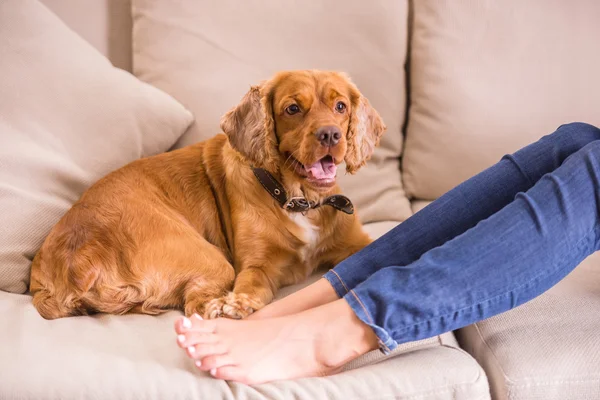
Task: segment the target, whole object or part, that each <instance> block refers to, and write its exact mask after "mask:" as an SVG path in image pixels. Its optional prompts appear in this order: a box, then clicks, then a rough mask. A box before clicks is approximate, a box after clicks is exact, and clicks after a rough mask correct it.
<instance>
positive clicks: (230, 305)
mask: <svg viewBox="0 0 600 400" xmlns="http://www.w3.org/2000/svg"><path fill="white" fill-rule="evenodd" d="M223 299H224V300H225V304H224V305H223V314H224V315H223V316H224V317H227V318H232V319H242V318H246V317H247V316H248V315H250V314H252V313H253V312H254V311H256V310H257V309H258V304H257V303H256V301H253V300H252V299H251V298H250V296H248V295H247V294H245V293H233V292H232V293H229V294H227V295H226V296H225V297H223Z"/></svg>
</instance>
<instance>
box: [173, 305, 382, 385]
mask: <svg viewBox="0 0 600 400" xmlns="http://www.w3.org/2000/svg"><path fill="white" fill-rule="evenodd" d="M175 330H176V332H177V333H178V335H177V343H178V344H179V346H180V347H181V348H183V349H185V351H186V352H187V354H188V356H189V357H191V358H192V359H194V360H195V362H196V366H197V367H198V368H199V369H200V370H202V371H210V373H211V375H213V376H214V377H215V378H219V379H226V380H233V381H238V382H242V383H246V384H256V383H262V382H269V381H273V380H279V379H294V378H300V377H309V376H323V375H329V374H332V373H335V372H336V371H337V370H339V368H340V367H341V366H342V365H344V364H345V363H347V362H348V361H350V360H352V359H354V358H356V357H358V356H360V355H362V354H364V353H366V352H368V351H370V350H373V349H376V348H377V336H375V333H374V332H373V330H372V329H371V328H369V326H367V325H366V324H364V323H363V322H362V321H360V320H359V319H358V318H357V317H356V315H355V314H354V312H353V311H352V309H351V308H350V306H349V305H348V303H346V301H345V300H343V299H340V300H337V301H334V302H332V303H329V304H326V305H324V306H321V307H317V308H313V309H310V310H307V311H304V312H301V313H299V314H295V315H290V316H285V317H279V318H270V319H258V320H240V321H236V320H230V319H224V318H218V319H212V320H202V319H200V317H198V316H193V317H192V318H190V319H187V318H181V319H179V320H178V321H177V322H176V323H175Z"/></svg>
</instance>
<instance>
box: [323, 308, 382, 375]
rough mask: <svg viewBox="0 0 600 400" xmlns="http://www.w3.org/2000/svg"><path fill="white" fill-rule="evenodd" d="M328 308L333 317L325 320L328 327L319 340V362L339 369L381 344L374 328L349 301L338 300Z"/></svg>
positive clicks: (326, 366)
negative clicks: (360, 317)
mask: <svg viewBox="0 0 600 400" xmlns="http://www.w3.org/2000/svg"><path fill="white" fill-rule="evenodd" d="M328 308H330V310H329V312H328V314H329V321H327V322H325V329H324V331H323V332H322V333H321V334H320V335H319V336H320V337H319V338H318V340H317V343H318V344H319V347H320V348H317V349H316V350H317V352H316V356H317V361H318V362H319V364H321V365H323V366H324V367H325V368H327V369H330V370H332V369H336V368H339V367H341V366H342V365H344V364H346V363H347V362H349V361H351V360H353V359H355V358H357V357H360V356H361V355H363V354H366V353H368V352H369V351H372V350H375V349H377V348H378V340H377V335H375V333H374V332H373V329H371V327H369V326H368V325H367V324H365V323H364V322H362V321H361V320H360V319H359V318H358V317H357V316H356V314H355V313H354V311H352V309H351V308H350V306H349V305H348V303H346V301H344V300H343V299H340V300H337V301H335V302H333V303H331V304H330V306H329V307H328ZM334 315H335V317H332V316H334Z"/></svg>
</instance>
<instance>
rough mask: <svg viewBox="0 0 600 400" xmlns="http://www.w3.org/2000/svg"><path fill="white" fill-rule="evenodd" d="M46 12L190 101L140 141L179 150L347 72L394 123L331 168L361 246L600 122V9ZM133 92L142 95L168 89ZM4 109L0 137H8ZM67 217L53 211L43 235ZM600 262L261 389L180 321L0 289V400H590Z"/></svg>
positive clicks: (354, 6) (533, 4) (388, 3)
mask: <svg viewBox="0 0 600 400" xmlns="http://www.w3.org/2000/svg"><path fill="white" fill-rule="evenodd" d="M7 1H9V2H10V1H13V8H14V7H17V6H15V5H14V1H17V0H7ZM28 2H30V1H29V0H28ZM43 3H45V4H46V6H47V7H48V8H49V9H50V10H52V11H53V12H54V13H56V14H57V15H58V16H59V17H60V18H61V19H62V20H63V21H64V23H65V24H66V25H68V26H69V27H70V28H71V29H72V30H73V31H75V32H77V33H78V34H79V35H81V37H83V38H84V39H85V40H86V41H88V42H89V43H90V44H91V45H92V46H94V47H95V48H96V49H98V50H99V51H100V52H101V53H102V54H104V55H105V56H106V57H108V58H109V59H110V60H111V62H112V63H113V64H114V65H115V66H116V67H118V68H121V69H124V70H126V71H130V72H132V73H133V74H134V75H135V76H136V77H137V78H139V79H140V80H142V81H144V82H147V83H149V84H150V85H152V86H154V87H156V88H158V89H160V90H161V91H164V92H166V93H168V94H169V95H171V96H172V97H173V98H174V99H176V100H177V101H178V102H180V103H181V104H183V106H185V108H186V109H187V110H190V111H191V112H192V114H193V115H194V118H195V120H194V122H193V123H192V124H191V126H190V127H189V128H188V129H187V130H186V127H187V126H188V125H189V124H190V123H191V119H188V116H187V114H186V112H187V111H185V110H184V109H183V108H182V109H179V108H177V107H178V104H172V103H171V102H170V101H171V99H166V98H165V99H162V98H160V101H159V100H156V101H154V100H153V103H152V104H154V105H155V106H157V107H156V108H155V109H153V111H152V113H151V114H153V115H156V114H160V113H161V112H164V113H167V108H168V112H170V113H172V114H173V115H174V114H177V115H179V116H180V117H179V118H171V119H168V118H167V119H164V120H163V119H158V120H157V121H154V122H152V123H151V124H147V125H143V124H142V125H141V128H140V131H139V134H140V139H139V140H140V141H143V140H144V137H150V136H151V134H150V133H146V132H147V131H148V130H152V129H153V127H158V128H161V129H167V128H166V127H172V129H173V130H176V129H179V130H180V133H179V134H176V133H169V132H171V131H168V132H167V131H165V132H167V133H165V134H164V135H167V136H168V135H170V138H171V139H172V140H171V143H175V142H176V143H175V145H174V147H181V146H184V145H187V144H190V143H193V142H196V141H198V140H202V139H203V138H207V137H210V136H212V135H213V134H215V133H217V132H218V120H219V117H220V115H221V114H223V113H224V112H225V111H226V110H227V109H228V108H229V107H231V106H232V105H234V104H235V103H236V102H237V101H238V100H239V98H241V95H242V94H243V93H244V92H245V91H246V90H247V88H248V86H249V85H250V84H253V83H257V82H258V81H260V80H261V79H264V78H267V77H268V76H269V75H270V74H271V73H272V72H274V71H277V70H280V69H301V68H320V69H339V70H345V71H347V72H349V73H350V75H351V76H352V77H353V79H354V80H355V82H356V83H357V84H358V86H359V88H360V89H361V90H362V91H363V93H364V94H365V95H366V96H367V97H369V99H370V100H371V102H372V103H373V105H374V106H375V107H376V108H377V109H378V110H379V111H380V113H381V115H382V116H383V118H384V119H385V121H386V123H387V126H388V128H389V129H388V132H387V133H386V135H385V138H384V140H383V142H382V146H381V148H379V149H378V150H377V153H376V154H375V156H374V157H373V160H372V162H371V163H370V164H369V166H368V167H367V168H365V169H363V170H361V171H360V173H359V174H358V175H356V176H353V177H348V176H343V177H341V180H342V186H343V188H344V191H345V193H346V194H348V195H349V196H350V197H351V198H352V199H353V200H354V202H355V203H356V204H357V206H358V209H359V214H360V217H361V219H362V221H363V222H364V223H365V227H366V230H367V231H368V232H369V233H370V234H371V235H372V236H373V237H378V236H380V235H382V234H383V233H385V232H386V231H388V230H389V229H391V228H392V227H394V226H395V225H397V224H398V223H401V222H402V221H403V220H405V219H406V218H408V217H409V216H410V215H412V213H415V212H418V211H419V210H420V209H422V208H423V207H425V206H426V205H427V204H428V203H429V202H431V201H432V200H434V199H435V198H437V197H439V196H440V195H441V194H443V193H444V192H445V191H447V190H449V189H450V188H452V187H453V186H455V185H456V184H458V183H460V182H461V181H463V180H464V179H467V178H468V177H470V176H472V175H474V174H475V173H477V172H478V171H480V170H482V169H484V168H485V167H487V166H489V165H491V164H493V163H494V162H495V161H497V160H498V159H499V158H500V157H501V156H502V155H503V154H505V153H508V152H512V151H514V150H516V149H517V148H519V147H521V146H522V145H525V144H527V143H529V142H531V141H533V140H536V139H537V138H539V137H540V136H542V135H543V134H546V133H549V132H551V131H553V130H554V129H555V128H556V127H557V126H558V125H560V124H561V123H564V122H569V121H574V120H582V121H587V122H590V123H593V124H596V125H598V124H600V74H599V73H598V71H600V40H598V38H600V25H598V24H597V17H598V15H600V3H598V2H597V1H595V0H575V1H573V2H565V1H562V0H547V1H542V0H508V1H503V2H497V1H493V0H478V1H472V0H459V1H457V0H415V1H412V2H409V1H407V0H377V1H373V2H368V3H367V2H363V1H361V0H351V1H346V2H341V3H340V2H325V1H311V2H300V1H290V2H275V1H272V2H266V1H249V2H240V1H235V0H226V1H220V2H218V3H217V2H209V1H196V0H177V1H166V0H163V1H152V0H132V1H131V3H130V1H126V0H85V1H81V0H43ZM7 9H8V8H7ZM2 12H6V11H5V9H3V8H1V7H0V21H2V14H1V13H2ZM42 14H43V13H42ZM15 15H16V14H15ZM20 17H21V18H22V17H23V15H20ZM11 18H12V17H11ZM40 18H41V17H40ZM44 18H45V17H44ZM7 19H8V17H7ZM5 22H6V21H5ZM16 24H18V23H15V25H16ZM38 25H40V24H37V23H36V26H38ZM2 32H3V31H2V27H0V33H2ZM10 32H18V27H16V28H14V29H13V30H12V31H10ZM0 36H1V35H0ZM43 37H45V35H41V36H38V37H36V39H35V40H46V39H44V38H43ZM17 39H18V38H17ZM65 40H66V39H65ZM1 44H2V42H1V41H0V45H1ZM4 45H5V46H10V44H6V43H5V44H4ZM77 45H78V46H80V45H81V46H83V44H79V43H77ZM48 46H50V48H51V45H48ZM48 46H46V45H45V46H44V48H48ZM67 47H68V46H67ZM0 48H2V47H1V46H0ZM78 48H79V47H78ZM82 51H83V50H82ZM86 51H87V50H86ZM2 56H3V55H2V54H0V57H2ZM89 57H92V58H93V56H92V55H90V56H89ZM4 62H5V63H8V61H4ZM49 62H50V61H49ZM61 63H63V64H57V65H59V66H60V65H65V66H66V65H67V64H71V63H72V60H71V59H63V60H61ZM2 65H4V66H5V67H6V66H7V65H8V64H2V61H0V66H2ZM58 69H60V68H58ZM4 72H5V71H4V70H1V69H0V73H4ZM129 78H130V77H127V79H129ZM119 79H121V78H119ZM122 79H124V80H125V77H122ZM127 82H129V81H127ZM1 83H2V81H1V78H0V88H3V87H4V88H6V87H10V88H13V90H17V89H15V86H9V85H8V84H6V85H5V86H2V85H1ZM128 84H129V83H128ZM83 89H85V88H83ZM69 90H71V89H69ZM132 90H133V89H132ZM136 90H137V89H136ZM144 90H148V92H147V93H146V92H144V93H143V94H141V95H140V96H139V99H140V101H146V100H147V99H148V98H153V99H154V97H153V96H159V95H162V93H161V94H159V93H155V92H153V90H154V88H146V89H144ZM109 92H110V91H109ZM109 92H107V95H109ZM157 98H158V97H157ZM114 101H117V100H116V99H115V100H114ZM2 107H3V105H2V103H1V102H0V135H5V137H4V139H6V141H5V142H2V141H0V144H2V143H5V144H6V145H7V146H8V145H11V143H12V142H11V141H10V140H9V139H7V138H8V135H9V134H10V132H11V131H10V130H9V131H8V133H6V134H5V132H3V131H1V129H3V125H2V118H3V117H5V115H2V112H3V110H6V109H8V108H7V107H6V106H5V107H4V108H2ZM161 110H162V111H161ZM111 112H112V113H117V112H118V111H117V110H115V111H111ZM94 115H95V114H94ZM156 118H159V117H156ZM118 122H119V121H114V124H117V123H118ZM101 123H103V122H102V121H99V122H98V123H97V124H96V126H100V127H101V126H103V125H101ZM111 123H112V122H111ZM177 124H180V125H181V126H178V125H177ZM7 126H8V125H7ZM10 126H14V124H13V125H10ZM107 126H108V127H109V128H111V131H112V125H110V124H108V125H107ZM65 129H68V126H67V127H66V128H65ZM98 129H99V133H98V135H106V141H110V140H116V139H114V138H113V137H112V136H111V137H109V136H108V135H109V134H108V133H104V131H102V130H100V128H98ZM105 130H106V129H105ZM181 134H183V135H181ZM82 135H83V133H82ZM115 135H116V134H114V135H113V136H115ZM123 135H128V133H122V134H121V136H123ZM144 135H146V136H144ZM165 140H166V139H165ZM165 143H166V142H165ZM165 143H162V144H161V145H160V146H159V145H153V146H154V147H152V146H150V145H148V146H147V147H152V149H150V150H148V151H142V152H141V153H139V154H137V153H135V155H129V157H130V158H135V157H139V156H144V155H148V154H152V153H156V152H157V151H158V150H159V149H161V148H162V147H165V146H166V144H165ZM100 145H101V143H98V144H94V146H100ZM82 146H83V144H82ZM161 146H162V147H161ZM59 147H60V146H58V145H57V148H59ZM142 147H143V146H142ZM166 147H167V148H168V146H166ZM144 148H145V147H144ZM3 154H4V153H0V165H2V161H3V159H2V157H3ZM132 154H133V153H132ZM126 161H128V160H127V159H126V158H123V159H119V160H116V161H114V164H111V168H116V167H117V166H118V165H119V164H120V165H122V164H123V163H125V162H126ZM98 171H101V170H98ZM97 175H101V174H99V172H98V173H97ZM97 175H90V176H89V177H88V178H86V179H82V180H81V182H82V183H81V184H80V185H79V186H77V189H76V190H78V191H79V192H80V191H81V190H84V189H85V187H86V186H89V184H91V182H93V180H95V179H97V178H98V176H97ZM0 177H2V175H1V171H0ZM49 179H52V177H50V178H49ZM1 189H2V188H1V187H0V190H1ZM52 190H54V192H60V189H52ZM54 192H53V193H54ZM0 193H1V192H0ZM74 199H76V196H75V197H74V198H73V197H71V198H68V197H67V198H66V200H65V201H66V204H65V206H68V204H69V203H72V202H73V201H74ZM1 205H2V203H0V206H1ZM0 208H1V207H0ZM1 211H2V210H0V212H1ZM59 216H60V215H53V216H52V218H53V219H52V218H50V217H48V221H46V222H47V223H46V225H44V226H45V227H46V228H40V229H41V232H39V233H40V234H42V236H43V233H44V232H43V229H48V228H47V226H48V225H49V224H51V223H52V222H53V221H54V220H55V219H56V218H58V217H59ZM2 222H3V223H4V221H2ZM431 223H432V224H434V223H435V221H432V222H431ZM1 240H2V239H0V244H2V243H1ZM36 240H37V241H38V242H39V237H38V238H37V239H36ZM34 243H35V241H34ZM2 251H4V248H3V247H2V246H0V262H2V260H3V258H2ZM30 253H31V252H30ZM30 253H28V254H27V257H29V258H31V256H32V254H30ZM598 264H600V258H598V257H595V256H592V257H590V258H589V259H588V260H586V261H585V262H584V263H583V264H582V265H581V266H580V267H578V268H577V269H576V271H575V272H573V273H572V274H571V275H570V276H569V277H567V278H566V279H565V280H564V281H563V282H561V283H560V284H558V285H557V286H556V287H555V288H553V289H552V290H550V291H549V292H548V293H546V294H544V295H543V296H541V297H539V298H538V299H535V300H533V301H531V302H530V303H528V304H526V305H524V306H522V307H519V308H517V309H515V310H512V311H510V312H507V313H505V314H502V315H500V316H497V317H494V318H491V319H489V320H486V321H483V322H480V323H477V324H475V325H473V326H469V327H466V328H464V329H462V330H460V331H459V332H455V333H447V334H444V335H441V336H439V337H435V338H431V339H427V340H423V341H420V342H416V343H409V344H406V345H402V346H400V347H399V348H398V349H397V350H396V351H394V352H393V354H391V355H389V356H386V357H384V356H382V355H381V354H380V353H379V352H372V353H369V354H367V355H365V356H363V357H361V358H359V359H358V360H355V361H353V362H352V363H350V364H349V365H347V366H346V368H345V370H344V372H342V373H340V374H338V375H335V376H331V377H323V378H308V379H299V380H295V381H280V382H273V383H269V384H263V385H257V386H254V387H249V386H245V385H241V384H237V383H232V382H223V381H217V380H214V379H212V378H210V377H209V376H208V375H206V374H203V373H199V372H197V371H196V370H195V368H194V367H193V365H192V363H191V362H190V361H189V360H188V359H187V358H186V357H185V356H184V355H183V354H182V352H181V351H179V350H178V349H177V347H176V345H175V341H174V335H173V331H172V324H173V321H174V320H175V318H176V317H177V316H178V315H180V313H178V312H175V311H173V312H169V313H167V314H164V315H161V316H158V317H152V316H143V315H126V316H109V315H98V316H93V317H76V318H68V319H60V320H55V321H46V320H43V319H42V318H41V317H40V316H39V315H38V314H37V312H36V311H35V309H34V308H33V307H32V305H31V298H30V296H28V294H27V293H24V292H25V290H24V287H25V286H24V285H21V284H19V282H25V283H26V277H21V278H20V281H19V280H17V281H16V282H17V283H16V284H15V285H13V286H11V287H8V286H7V287H3V289H4V291H0V316H1V319H0V321H2V323H1V324H0V399H13V398H15V399H16V398H19V399H25V398H27V399H29V398H31V399H42V398H56V399H83V398H95V399H104V398H106V399H116V398H131V399H133V398H136V399H145V398H149V399H176V398H177V399H179V398H181V399H184V398H185V399H188V398H189V399H192V398H193V399H220V398H223V399H234V398H235V399H287V398H301V399H344V400H347V399H411V400H414V399H468V400H479V399H489V398H493V399H498V400H500V399H519V400H520V399H523V400H533V399H540V400H541V399H543V400H553V399H556V400H559V399H560V400H563V399H597V398H600V372H599V371H600V369H599V367H600V336H599V335H598V332H599V331H600V318H598V317H597V316H598V313H599V312H600V269H599V267H600V265H598ZM6 270H7V271H8V269H6ZM0 271H3V270H2V268H0ZM318 276H319V274H315V275H314V276H313V277H311V278H310V279H309V281H314V280H315V279H317V278H318ZM307 283H308V282H307ZM296 289H297V287H289V288H285V289H284V290H282V292H281V293H280V294H279V296H280V297H281V296H285V295H286V294H288V293H290V292H292V291H293V290H296ZM341 345H342V344H341Z"/></svg>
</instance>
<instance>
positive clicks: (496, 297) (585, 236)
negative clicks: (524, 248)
mask: <svg viewBox="0 0 600 400" xmlns="http://www.w3.org/2000/svg"><path fill="white" fill-rule="evenodd" d="M595 230H596V226H594V227H593V228H592V229H590V230H589V231H588V232H587V233H586V234H585V235H584V237H582V238H581V239H580V240H579V241H578V242H577V243H575V247H576V248H577V247H579V245H580V244H581V243H582V242H583V241H584V240H585V239H587V238H588V237H589V236H590V233H592V232H594V234H595ZM564 258H566V255H564V256H563V257H562V258H561V259H560V260H561V261H562V259H564ZM558 271H561V269H557V270H554V271H551V272H546V274H544V273H540V274H538V275H536V276H535V277H533V278H531V279H530V280H528V281H527V282H525V283H522V284H521V285H519V286H517V287H516V288H515V289H513V291H514V290H519V289H521V288H522V287H524V286H526V285H529V284H530V283H532V282H534V281H536V280H538V279H539V278H541V277H543V276H547V275H550V274H552V273H555V272H558ZM505 294H506V293H502V294H498V295H496V296H494V297H490V298H488V299H483V300H480V301H477V302H474V303H475V304H483V303H489V302H491V301H493V300H496V299H498V298H500V297H502V296H504V295H505ZM475 304H473V305H470V306H466V307H462V308H460V309H458V310H454V311H453V312H451V313H447V314H441V315H436V316H434V317H431V318H429V319H427V320H425V321H421V322H417V323H414V324H412V325H411V326H409V327H407V328H405V329H402V330H401V331H396V333H404V332H407V331H409V330H410V329H411V328H413V327H415V326H420V325H424V324H427V323H430V322H431V321H433V320H436V319H440V318H445V317H449V316H451V315H452V314H455V313H459V312H462V311H464V310H468V309H470V308H472V307H473V306H474V305H475ZM390 336H392V335H390ZM394 336H395V335H394Z"/></svg>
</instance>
